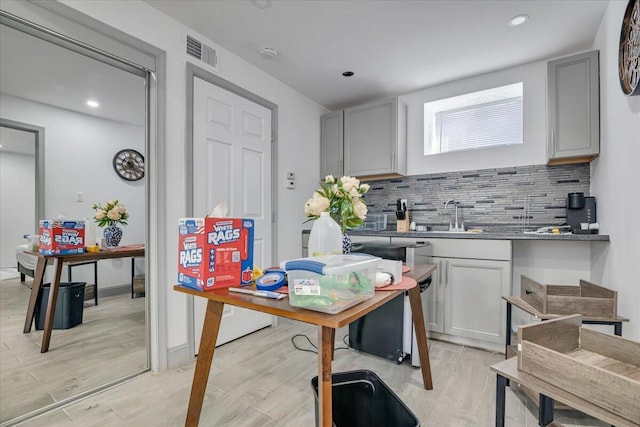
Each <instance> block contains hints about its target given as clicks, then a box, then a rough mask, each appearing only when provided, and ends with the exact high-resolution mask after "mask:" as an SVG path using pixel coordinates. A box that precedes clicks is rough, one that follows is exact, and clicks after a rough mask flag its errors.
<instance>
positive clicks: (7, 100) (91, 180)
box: [0, 94, 145, 288]
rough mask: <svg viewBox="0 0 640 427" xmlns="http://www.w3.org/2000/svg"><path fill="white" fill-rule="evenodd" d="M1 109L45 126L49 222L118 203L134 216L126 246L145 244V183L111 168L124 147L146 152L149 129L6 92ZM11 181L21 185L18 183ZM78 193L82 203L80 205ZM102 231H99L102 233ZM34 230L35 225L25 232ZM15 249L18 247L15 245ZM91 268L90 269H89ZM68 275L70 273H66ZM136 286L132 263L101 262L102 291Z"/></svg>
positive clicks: (86, 274) (83, 276)
mask: <svg viewBox="0 0 640 427" xmlns="http://www.w3.org/2000/svg"><path fill="white" fill-rule="evenodd" d="M0 111H2V117H3V118H5V119H10V120H15V121H19V122H23V123H29V124H32V125H36V126H41V127H44V134H45V138H44V139H45V162H44V164H45V180H44V181H45V208H44V212H45V218H41V219H56V218H57V217H58V216H59V215H63V216H64V217H65V218H67V219H82V218H88V219H89V220H91V219H92V217H93V214H94V213H95V211H94V210H93V209H91V206H92V205H93V204H94V203H101V204H102V203H105V202H107V201H109V200H111V199H119V200H120V201H121V202H122V203H124V205H125V206H126V208H127V212H128V213H129V215H130V219H129V221H128V225H126V226H124V227H123V232H124V233H123V238H122V241H121V243H120V244H121V245H127V244H132V243H141V242H144V241H145V191H144V185H145V181H144V180H141V181H136V182H126V181H124V180H122V179H120V178H119V177H118V176H117V175H116V173H115V171H114V170H113V167H112V159H113V156H114V155H115V154H116V152H118V151H119V150H121V149H123V148H133V149H135V150H138V151H140V152H141V153H143V154H144V145H145V139H144V128H143V127H141V126H134V125H130V124H126V123H121V122H115V121H111V120H104V119H100V118H96V117H93V116H90V115H86V114H79V113H75V112H73V111H69V110H64V109H61V108H55V107H51V106H49V105H45V104H40V103H37V102H32V101H27V100H25V99H21V98H16V97H13V96H8V95H5V94H3V95H2V96H1V97H0ZM12 181H14V182H15V181H17V180H15V179H13V180H12ZM76 192H81V193H83V198H84V201H83V202H76V201H75V200H76ZM101 231H102V230H101V229H98V233H101ZM27 232H33V231H32V227H30V228H29V230H27V231H24V232H23V231H21V233H23V234H24V233H27ZM14 250H15V247H14ZM84 270H86V271H84ZM75 271H76V270H74V275H73V280H74V281H77V280H81V281H85V280H86V281H89V282H91V283H93V275H92V270H91V268H87V269H85V268H82V269H80V268H79V269H78V270H77V273H76V272H75ZM65 274H66V273H65ZM130 282H131V264H130V263H129V262H127V261H123V260H119V259H118V260H109V261H101V262H100V263H98V283H99V286H100V288H105V287H109V286H112V285H122V284H127V283H130Z"/></svg>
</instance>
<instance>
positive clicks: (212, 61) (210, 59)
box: [186, 35, 218, 69]
mask: <svg viewBox="0 0 640 427" xmlns="http://www.w3.org/2000/svg"><path fill="white" fill-rule="evenodd" d="M186 52H187V55H189V56H191V57H193V58H196V59H198V60H200V61H202V62H204V63H205V64H208V65H210V66H212V67H213V68H215V69H217V68H218V55H217V53H216V51H215V49H213V48H211V47H209V46H207V45H206V44H204V43H202V42H201V41H199V40H197V39H194V38H193V37H191V36H190V35H187V50H186Z"/></svg>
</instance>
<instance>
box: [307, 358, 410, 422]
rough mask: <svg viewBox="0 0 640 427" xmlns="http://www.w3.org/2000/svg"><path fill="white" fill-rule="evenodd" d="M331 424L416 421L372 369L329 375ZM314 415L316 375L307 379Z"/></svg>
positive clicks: (316, 399) (316, 407) (316, 396)
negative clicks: (331, 409)
mask: <svg viewBox="0 0 640 427" xmlns="http://www.w3.org/2000/svg"><path fill="white" fill-rule="evenodd" d="M331 377H332V378H331V383H332V388H331V391H332V399H331V400H332V408H333V425H334V426H335V427H390V426H393V427H416V426H420V421H419V420H418V418H417V417H416V416H415V415H414V414H413V412H411V410H410V409H409V408H408V407H407V405H405V404H404V402H402V400H400V398H399V397H398V395H397V394H395V393H394V392H393V390H391V389H390V388H389V387H388V386H387V385H386V384H385V383H384V382H383V381H382V380H381V379H380V377H378V376H377V375H376V374H375V373H374V372H372V371H366V370H360V371H348V372H338V373H335V374H333V375H332V376H331ZM311 387H313V391H314V395H315V409H316V427H318V426H319V425H320V423H319V418H320V417H319V415H318V377H313V379H312V380H311Z"/></svg>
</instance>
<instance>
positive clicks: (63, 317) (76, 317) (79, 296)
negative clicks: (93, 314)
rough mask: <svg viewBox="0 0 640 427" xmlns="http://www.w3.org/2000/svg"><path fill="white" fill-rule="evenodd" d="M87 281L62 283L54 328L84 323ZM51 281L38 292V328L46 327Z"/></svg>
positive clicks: (71, 326)
mask: <svg viewBox="0 0 640 427" xmlns="http://www.w3.org/2000/svg"><path fill="white" fill-rule="evenodd" d="M85 285H86V282H64V283H60V288H59V289H58V300H57V301H56V311H55V315H54V317H53V329H69V328H73V327H74V326H77V325H79V324H81V323H82V312H83V309H84V287H85ZM50 288H51V284H50V283H44V284H43V285H42V286H41V287H40V291H39V292H38V300H37V301H36V329H37V330H39V331H41V330H43V329H44V319H45V317H46V316H47V303H48V302H49V290H50Z"/></svg>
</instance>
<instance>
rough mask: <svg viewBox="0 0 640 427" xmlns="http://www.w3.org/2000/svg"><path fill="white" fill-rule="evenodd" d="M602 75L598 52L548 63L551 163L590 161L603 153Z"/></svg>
mask: <svg viewBox="0 0 640 427" xmlns="http://www.w3.org/2000/svg"><path fill="white" fill-rule="evenodd" d="M598 73H599V65H598V51H592V52H587V53H584V54H580V55H574V56H570V57H566V58H561V59H557V60H555V61H550V62H549V63H548V76H547V79H548V81H547V84H548V90H549V135H548V138H549V163H551V164H553V163H563V162H561V161H559V159H566V158H579V157H585V159H584V160H585V161H588V160H591V159H593V158H594V157H595V156H597V155H598V153H599V152H600V87H599V75H598ZM553 160H556V161H555V162H554V161H553Z"/></svg>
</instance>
